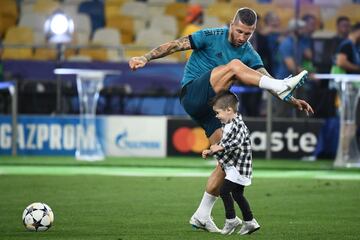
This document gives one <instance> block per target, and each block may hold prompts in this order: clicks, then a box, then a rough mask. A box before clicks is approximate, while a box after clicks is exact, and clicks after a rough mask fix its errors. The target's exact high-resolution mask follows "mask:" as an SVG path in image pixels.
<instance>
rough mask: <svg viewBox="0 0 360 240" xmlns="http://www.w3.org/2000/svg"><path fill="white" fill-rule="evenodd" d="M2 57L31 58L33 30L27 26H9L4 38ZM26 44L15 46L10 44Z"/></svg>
mask: <svg viewBox="0 0 360 240" xmlns="http://www.w3.org/2000/svg"><path fill="white" fill-rule="evenodd" d="M3 43H4V50H3V55H2V58H3V59H31V58H32V55H33V54H32V45H33V31H32V29H31V28H29V27H16V26H14V27H11V28H10V29H9V30H8V31H7V32H6V35H5V38H4V42H3ZM19 44H20V45H21V44H24V45H26V46H25V47H15V46H11V45H19Z"/></svg>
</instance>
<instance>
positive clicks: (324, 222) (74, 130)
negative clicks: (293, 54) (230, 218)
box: [0, 0, 360, 240]
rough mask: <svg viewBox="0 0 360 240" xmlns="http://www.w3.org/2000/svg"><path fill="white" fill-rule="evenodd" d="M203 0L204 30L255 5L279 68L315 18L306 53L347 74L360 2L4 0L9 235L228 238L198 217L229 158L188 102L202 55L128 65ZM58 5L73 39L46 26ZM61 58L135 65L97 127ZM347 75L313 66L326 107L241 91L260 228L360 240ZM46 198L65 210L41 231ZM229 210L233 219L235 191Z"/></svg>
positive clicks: (267, 53)
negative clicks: (186, 82) (339, 49)
mask: <svg viewBox="0 0 360 240" xmlns="http://www.w3.org/2000/svg"><path fill="white" fill-rule="evenodd" d="M195 4H197V5H199V6H201V9H202V13H203V17H204V19H203V23H202V24H201V26H200V27H201V28H205V27H219V26H225V25H227V24H229V22H230V21H231V19H232V17H233V15H234V13H235V12H236V10H237V9H238V8H240V7H243V6H247V7H251V8H253V9H254V10H255V11H256V12H257V13H258V15H259V23H258V28H257V31H256V34H254V36H253V38H252V39H251V41H252V43H253V45H254V47H255V48H256V49H257V51H258V52H259V54H260V55H261V56H262V58H263V59H264V63H265V65H266V67H267V68H268V69H269V71H270V72H271V73H272V74H273V75H276V64H277V61H278V58H279V56H280V55H279V54H280V53H278V48H279V46H280V44H281V42H282V40H283V39H285V38H286V37H288V36H290V35H291V33H292V31H293V30H294V29H293V26H291V24H289V23H290V22H291V20H292V19H294V18H298V19H304V20H306V19H307V18H308V16H309V15H310V16H312V17H313V19H315V21H313V22H312V23H311V24H312V30H309V32H308V36H306V37H308V38H309V39H310V40H309V44H310V45H309V46H310V49H311V51H312V56H311V58H310V59H307V61H303V62H297V64H298V65H299V66H301V67H302V68H307V69H308V70H309V71H310V72H311V73H314V74H326V73H330V72H331V67H332V66H333V64H334V62H333V61H332V59H333V57H334V55H335V54H336V46H337V44H338V43H339V42H338V41H339V38H341V37H343V36H339V32H338V26H337V20H338V19H339V17H344V16H345V17H347V18H348V19H349V21H350V23H351V24H355V23H357V22H359V21H360V14H359V13H360V4H359V3H358V1H355V0H337V1H335V0H326V1H325V0H306V1H305V0H258V1H255V0H254V1H250V0H182V1H181V0H177V1H176V0H145V1H135V0H62V1H61V0H59V1H56V0H0V41H1V42H0V57H1V58H0V59H1V60H0V191H1V194H0V239H16V240H19V239H35V238H36V239H124V240H125V239H220V238H221V239H222V238H223V237H222V236H218V235H214V234H208V233H202V232H201V233H199V232H196V231H193V230H191V228H190V226H189V224H188V223H187V222H188V220H189V218H190V216H191V214H192V212H193V211H194V210H195V209H196V207H197V204H198V201H199V200H200V198H201V196H202V193H203V190H204V186H205V182H206V177H207V176H209V174H210V173H211V170H212V169H213V167H214V164H215V163H214V162H213V161H204V160H202V159H201V158H200V153H201V151H202V149H204V148H206V147H207V146H208V141H207V139H206V137H205V135H204V132H203V131H202V130H201V128H199V127H198V126H197V125H196V124H195V123H194V122H193V121H191V120H190V119H189V118H188V117H187V115H186V113H185V112H184V110H183V109H182V107H181V106H180V104H179V101H178V93H179V90H180V80H181V78H182V74H183V73H182V72H183V68H184V65H185V63H186V54H185V53H183V52H182V53H175V54H173V55H171V56H168V57H166V58H163V59H159V60H156V61H154V62H152V63H150V64H149V65H148V66H147V67H146V68H145V69H141V70H139V71H136V72H131V71H130V70H129V69H128V64H127V61H128V60H129V59H130V58H131V57H133V56H139V55H143V54H145V53H146V52H148V51H149V50H151V49H152V48H154V47H156V46H158V45H159V44H161V43H164V42H166V41H169V40H172V39H176V38H178V37H181V36H183V34H184V30H185V27H186V26H187V24H188V23H186V21H185V20H186V18H187V15H188V14H189V13H188V11H189V9H190V8H191V7H192V6H194V5H195ZM58 11H62V12H63V13H65V14H66V15H67V16H69V17H70V18H71V19H72V20H73V22H74V33H73V34H72V37H71V39H70V41H69V42H57V43H52V42H50V39H49V36H48V35H46V33H45V32H44V25H45V22H46V20H47V19H49V17H50V16H52V15H53V14H54V13H55V12H58ZM274 16H275V17H274ZM274 19H275V20H274ZM271 20H274V21H273V22H272V21H271ZM270 22H271V23H270ZM348 31H349V30H348ZM274 38H275V41H274ZM345 38H346V37H345ZM272 44H275V45H272ZM56 68H73V69H87V70H88V69H91V70H115V71H118V72H119V74H117V75H108V76H106V77H105V78H104V79H102V81H101V84H100V85H99V86H98V89H97V90H98V91H99V92H98V93H99V96H98V99H97V103H96V104H95V107H96V109H95V112H94V113H96V116H95V115H94V116H93V117H94V122H91V123H90V125H91V124H93V125H91V126H90V125H86V124H88V123H86V124H85V125H84V122H82V118H81V116H83V115H81V114H80V112H81V109H80V105H79V104H80V103H81V101H79V96H78V85H77V84H78V83H77V81H76V77H75V76H71V75H56V74H54V70H55V69H56ZM285 77H286V76H285ZM333 80H334V79H333V77H329V78H325V79H323V78H321V79H320V78H316V75H313V77H312V78H311V80H310V81H309V83H308V84H307V85H306V86H305V87H304V88H303V89H301V90H300V91H298V92H297V93H296V94H297V96H298V97H301V98H304V99H306V100H308V101H309V102H310V103H311V104H312V106H313V107H314V110H315V114H314V115H313V116H310V117H307V116H305V115H303V114H301V113H299V112H296V111H294V110H293V109H292V108H291V107H289V106H286V105H285V104H282V103H280V102H279V101H278V100H276V99H274V98H271V97H269V95H268V94H267V93H265V92H262V91H260V90H258V89H254V88H251V87H248V86H241V85H239V86H234V87H233V91H234V92H235V93H236V94H238V95H239V97H240V99H241V106H240V109H239V110H240V112H241V113H242V114H243V115H244V117H245V121H246V122H247V125H248V126H249V129H250V130H251V132H252V133H251V138H252V143H253V150H254V184H253V186H252V187H250V188H248V191H247V194H248V196H249V199H250V201H251V202H252V205H253V209H254V213H255V215H256V216H257V219H258V220H259V222H260V224H261V225H262V229H261V231H259V232H258V233H256V234H255V235H254V236H250V237H251V238H256V239H339V238H340V239H358V236H359V234H360V230H359V227H358V223H359V220H360V217H359V216H360V211H359V209H360V194H359V192H360V185H359V183H360V182H359V181H360V171H359V169H357V168H343V167H349V166H350V167H352V166H359V163H360V155H359V147H358V145H359V142H360V141H359V137H360V130H359V129H360V128H359V127H358V126H359V119H360V118H359V117H358V115H359V113H358V112H359V111H357V110H356V109H357V108H358V107H357V99H358V96H359V95H358V92H359V87H358V85H357V84H356V83H355V84H353V83H351V86H347V87H346V88H338V87H337V86H335V87H334V85H336V84H334V81H333ZM345 93H346V94H345ZM93 94H94V92H93ZM344 107H346V109H345V108H344ZM95 119H96V120H95ZM345 120H346V121H345ZM14 126H16V128H14ZM89 126H90V127H89ZM92 126H93V127H94V128H92ZM87 148H89V149H92V148H94V149H95V150H96V151H98V152H96V153H95V154H100V156H103V157H104V159H103V160H104V161H93V162H89V161H77V160H76V157H75V156H77V157H79V156H78V153H79V151H80V153H81V151H82V150H84V149H85V155H86V156H87V157H89V155H91V154H92V152H91V151H90V152H86V149H87ZM79 149H80V150H79ZM338 149H340V152H339V151H338ZM80 158H81V156H80ZM335 159H336V161H335ZM334 163H337V164H334ZM36 201H40V202H45V203H47V204H49V205H50V207H52V209H53V211H54V213H55V225H54V227H53V228H52V229H50V230H49V231H48V232H46V233H42V234H36V235H33V233H29V232H26V231H25V228H23V226H22V223H21V214H22V211H23V209H24V208H25V207H26V206H27V205H29V204H30V203H31V202H36ZM213 217H214V219H215V221H216V223H217V224H218V225H219V226H222V225H223V218H224V217H223V209H222V204H221V202H220V201H218V203H217V204H216V206H215V208H214V211H213ZM237 237H238V236H230V238H233V239H235V238H237Z"/></svg>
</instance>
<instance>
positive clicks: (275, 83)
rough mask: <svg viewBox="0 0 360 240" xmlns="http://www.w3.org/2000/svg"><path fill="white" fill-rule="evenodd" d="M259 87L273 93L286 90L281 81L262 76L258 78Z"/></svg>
mask: <svg viewBox="0 0 360 240" xmlns="http://www.w3.org/2000/svg"><path fill="white" fill-rule="evenodd" d="M259 87H260V88H262V89H266V90H272V91H275V92H281V91H284V90H285V89H286V86H285V85H284V82H283V80H280V79H274V78H270V77H268V76H265V75H263V76H262V77H261V78H260V82H259Z"/></svg>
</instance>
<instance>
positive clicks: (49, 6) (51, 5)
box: [33, 0, 60, 14]
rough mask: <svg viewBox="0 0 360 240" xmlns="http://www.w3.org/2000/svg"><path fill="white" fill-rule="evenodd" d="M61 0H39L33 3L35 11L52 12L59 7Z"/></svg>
mask: <svg viewBox="0 0 360 240" xmlns="http://www.w3.org/2000/svg"><path fill="white" fill-rule="evenodd" d="M59 6H60V5H59V2H57V1H52V0H37V1H36V2H35V3H34V5H33V11H34V12H38V13H45V14H51V13H53V12H54V11H55V10H56V9H58V8H59Z"/></svg>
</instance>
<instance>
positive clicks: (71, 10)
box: [60, 4, 78, 17]
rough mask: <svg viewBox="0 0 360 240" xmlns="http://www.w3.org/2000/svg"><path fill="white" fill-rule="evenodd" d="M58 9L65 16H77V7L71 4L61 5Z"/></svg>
mask: <svg viewBox="0 0 360 240" xmlns="http://www.w3.org/2000/svg"><path fill="white" fill-rule="evenodd" d="M60 9H61V10H62V11H63V12H64V13H65V14H67V15H68V16H70V17H73V16H75V15H76V14H78V12H77V10H78V6H77V5H73V4H62V5H61V6H60Z"/></svg>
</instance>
